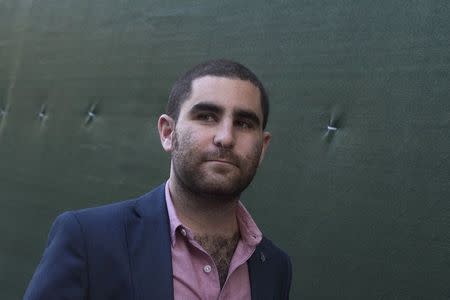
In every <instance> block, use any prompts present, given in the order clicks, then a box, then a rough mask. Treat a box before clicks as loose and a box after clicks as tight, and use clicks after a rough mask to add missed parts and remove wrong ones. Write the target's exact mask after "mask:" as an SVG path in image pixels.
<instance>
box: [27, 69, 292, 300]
mask: <svg viewBox="0 0 450 300" xmlns="http://www.w3.org/2000/svg"><path fill="white" fill-rule="evenodd" d="M268 111H269V104H268V98H267V94H266V92H265V90H264V87H263V85H262V83H261V82H260V81H259V80H258V78H257V77H256V76H255V75H254V74H253V73H252V72H251V71H250V70H248V69H247V68H246V67H244V66H242V65H241V64H238V63H236V62H232V61H227V60H215V61H209V62H206V63H204V64H201V65H198V66H196V67H194V68H193V69H192V70H190V71H189V72H188V73H186V74H185V75H184V76H183V77H181V78H180V79H179V80H178V81H177V82H176V83H175V85H174V87H173V88H172V91H171V93H170V96H169V102H168V105H167V114H163V115H162V116H161V117H160V118H159V120H158V131H159V135H160V139H161V144H162V147H163V149H164V150H165V151H166V152H169V153H170V154H171V167H170V177H169V180H168V181H167V182H166V183H165V184H164V185H162V186H160V187H158V188H156V189H155V190H153V191H151V192H150V193H148V194H146V195H143V196H141V197H140V198H138V199H133V200H128V201H125V202H120V203H116V204H112V205H107V206H103V207H98V208H91V209H85V210H81V211H76V212H66V213H64V214H62V215H61V216H59V217H58V218H57V219H56V221H55V223H54V224H53V226H52V229H51V231H50V234H49V242H48V245H47V247H46V249H45V252H44V255H43V258H42V260H41V262H40V264H39V266H38V268H37V270H36V272H35V274H34V276H33V278H32V280H31V282H30V284H29V286H28V289H27V291H26V293H25V296H24V299H27V300H28V299H30V300H31V299H33V300H34V299H42V300H44V299H45V300H51V299H93V300H99V299H109V300H111V299H288V297H289V289H290V283H291V263H290V259H289V257H288V256H287V255H286V254H285V253H284V252H282V251H281V250H280V249H278V248H277V247H276V246H274V245H273V244H272V243H271V242H270V241H269V240H268V239H266V238H265V237H263V236H262V233H261V232H260V231H259V229H258V227H257V226H256V224H255V223H254V221H253V220H252V218H251V216H250V215H249V213H248V212H247V210H246V209H245V208H244V206H243V205H242V203H241V202H240V201H239V197H240V194H241V193H242V191H244V190H245V188H246V187H247V186H248V185H249V184H250V182H251V181H252V179H253V176H254V175H255V172H256V169H257V167H258V165H259V164H260V163H261V161H262V159H263V156H264V153H265V151H266V149H267V146H268V145H269V141H270V137H271V136H270V134H269V133H268V132H266V131H265V126H266V123H267V117H268Z"/></svg>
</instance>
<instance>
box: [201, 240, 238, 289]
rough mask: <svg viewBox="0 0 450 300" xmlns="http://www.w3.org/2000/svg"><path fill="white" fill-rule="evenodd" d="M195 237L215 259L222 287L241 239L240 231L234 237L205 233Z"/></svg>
mask: <svg viewBox="0 0 450 300" xmlns="http://www.w3.org/2000/svg"><path fill="white" fill-rule="evenodd" d="M195 239H196V240H197V242H198V243H199V244H200V245H201V246H202V247H203V249H205V250H206V252H208V254H209V255H210V256H211V257H212V259H213V260H214V263H215V264H216V267H217V271H218V272H219V280H220V288H222V287H223V285H224V284H225V281H226V279H227V276H228V270H229V268H230V262H231V259H232V257H233V254H234V251H235V250H236V246H237V244H238V242H239V239H240V234H239V232H237V233H235V234H234V235H233V236H232V237H223V236H206V235H205V236H195Z"/></svg>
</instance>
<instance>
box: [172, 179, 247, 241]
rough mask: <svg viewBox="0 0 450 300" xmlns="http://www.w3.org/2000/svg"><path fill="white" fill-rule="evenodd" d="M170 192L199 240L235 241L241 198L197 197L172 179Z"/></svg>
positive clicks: (174, 202) (182, 216)
mask: <svg viewBox="0 0 450 300" xmlns="http://www.w3.org/2000/svg"><path fill="white" fill-rule="evenodd" d="M169 191H170V195H171V198H172V202H173V205H174V207H175V211H176V212H177V216H178V218H179V219H180V221H181V222H182V223H183V224H184V225H186V226H187V227H189V228H190V229H191V230H192V231H193V232H194V234H195V235H197V236H223V237H232V236H234V235H235V234H236V233H237V232H238V231H239V228H238V223H237V219H236V209H237V206H238V201H239V199H238V198H231V199H223V197H217V196H214V195H197V194H193V193H192V192H191V191H190V190H188V189H186V188H185V187H183V185H182V184H180V182H178V180H177V178H175V176H172V175H171V176H170V181H169Z"/></svg>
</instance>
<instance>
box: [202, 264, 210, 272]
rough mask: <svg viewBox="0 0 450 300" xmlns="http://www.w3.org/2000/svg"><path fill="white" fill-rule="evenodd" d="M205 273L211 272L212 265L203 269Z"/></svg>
mask: <svg viewBox="0 0 450 300" xmlns="http://www.w3.org/2000/svg"><path fill="white" fill-rule="evenodd" d="M203 271H205V273H209V272H211V266H210V265H206V266H204V267H203Z"/></svg>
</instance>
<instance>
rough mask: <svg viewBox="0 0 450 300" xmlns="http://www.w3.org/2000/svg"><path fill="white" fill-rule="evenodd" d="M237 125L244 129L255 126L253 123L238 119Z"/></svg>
mask: <svg viewBox="0 0 450 300" xmlns="http://www.w3.org/2000/svg"><path fill="white" fill-rule="evenodd" d="M236 126H237V127H239V128H243V129H251V128H253V124H252V123H251V122H248V121H243V120H238V121H236Z"/></svg>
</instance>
